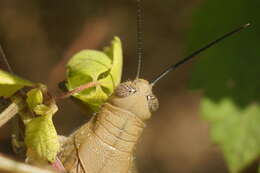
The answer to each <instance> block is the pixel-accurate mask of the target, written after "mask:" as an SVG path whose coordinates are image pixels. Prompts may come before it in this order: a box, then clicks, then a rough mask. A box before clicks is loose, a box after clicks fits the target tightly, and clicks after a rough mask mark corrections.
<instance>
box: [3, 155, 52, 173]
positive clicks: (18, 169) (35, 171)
mask: <svg viewBox="0 0 260 173" xmlns="http://www.w3.org/2000/svg"><path fill="white" fill-rule="evenodd" d="M0 170H1V171H8V172H11V173H54V172H53V171H50V170H44V169H41V168H38V167H35V166H31V165H28V164H24V163H21V162H17V161H14V160H12V159H8V158H6V157H4V156H3V155H0Z"/></svg>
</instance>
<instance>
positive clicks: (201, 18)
mask: <svg viewBox="0 0 260 173" xmlns="http://www.w3.org/2000/svg"><path fill="white" fill-rule="evenodd" d="M143 7H144V26H143V33H144V36H143V37H144V59H143V63H144V69H143V72H142V77H143V78H145V79H148V80H149V79H152V78H153V77H155V76H156V75H157V74H158V73H160V72H162V71H163V70H164V69H165V68H166V67H168V66H169V65H170V64H172V63H175V62H177V61H178V60H180V59H181V58H182V57H184V56H185V55H187V54H189V53H190V52H192V51H193V50H195V49H197V48H199V47H201V46H202V45H204V44H205V43H207V42H209V41H211V40H213V39H215V38H216V37H217V36H219V35H221V34H223V33H224V32H227V31H229V30H231V29H233V28H235V27H237V26H239V25H241V24H245V23H247V22H252V24H253V27H252V28H250V29H249V30H248V31H245V32H243V33H241V34H238V35H236V36H234V37H232V38H229V39H228V40H226V41H225V42H223V43H221V44H220V45H218V46H219V47H218V48H220V47H225V49H224V50H227V52H226V51H216V50H215V51H214V48H212V49H211V50H209V54H208V56H206V55H207V54H204V56H203V57H202V56H198V57H197V59H196V60H194V61H192V62H190V63H187V64H186V65H183V66H182V67H180V68H179V69H177V70H176V71H175V72H173V73H171V74H170V75H168V77H166V78H164V79H162V80H161V81H160V82H159V83H158V84H157V85H156V86H155V87H154V92H155V94H156V95H157V96H158V98H159V101H160V109H159V110H158V111H157V112H156V113H155V114H154V116H153V117H152V119H151V120H149V122H148V123H147V127H146V129H145V131H144V134H143V136H142V139H141V140H140V142H139V144H138V146H137V149H136V159H137V165H138V168H139V170H140V172H142V173H145V172H149V173H172V172H178V173H207V172H211V173H214V172H216V173H217V172H222V173H225V172H228V169H227V166H226V164H225V161H224V159H223V155H222V153H221V152H220V150H219V148H218V146H217V145H215V144H213V143H212V142H211V140H210V137H209V130H208V129H209V127H208V123H207V122H206V121H205V120H203V119H202V118H201V117H200V109H199V105H200V101H201V98H202V96H203V93H205V92H204V90H203V85H200V82H202V83H203V82H204V83H205V80H206V81H214V79H215V78H214V77H215V74H218V73H220V74H222V72H223V67H224V66H225V61H224V64H223V62H222V61H220V62H221V63H216V64H215V67H214V68H213V69H214V70H215V71H214V74H213V72H212V71H210V72H208V73H207V68H205V66H204V68H203V69H204V71H203V72H200V71H199V70H198V68H199V67H203V66H199V65H197V66H196V63H198V62H200V59H202V58H203V59H207V61H208V62H214V61H212V59H211V58H218V57H219V58H222V60H225V59H226V60H227V62H229V61H228V59H229V57H230V56H232V57H233V59H234V58H236V55H239V56H243V57H244V58H245V59H244V61H243V62H240V63H241V64H243V65H244V64H245V65H247V66H246V67H247V68H250V67H249V63H248V62H251V60H250V58H249V55H254V56H257V51H258V50H259V49H258V50H257V47H256V45H257V44H260V42H259V41H258V40H257V36H260V34H259V32H258V34H257V33H256V32H255V31H254V30H257V25H258V26H259V25H260V24H259V20H257V19H259V17H260V13H259V8H260V2H259V1H258V0H248V1H246V0H229V1H225V0H163V1H152V0H150V1H148V0H144V3H143ZM136 10H137V8H136V2H135V0H109V1H106V0H99V1H96V0H74V1H69V0H63V1H53V0H26V1H24V0H1V1H0V42H1V44H2V46H3V48H4V50H5V52H6V55H7V57H8V60H9V62H10V64H11V66H12V68H13V70H14V71H15V73H16V74H18V75H19V76H22V77H24V78H26V79H29V80H31V81H37V82H42V83H45V84H47V85H48V87H49V90H50V92H51V93H53V94H54V95H58V94H59V93H61V91H60V90H59V89H58V87H57V84H58V83H59V82H60V81H62V80H64V79H65V66H66V63H67V61H68V59H69V58H70V57H71V56H72V55H73V54H74V53H76V52H78V51H80V50H82V49H102V47H103V46H104V45H107V44H109V42H110V40H111V39H112V38H113V36H114V35H117V36H119V37H120V38H121V40H122V43H123V54H124V67H123V79H122V80H123V81H124V80H128V79H134V77H135V74H136V69H137V56H136V49H137V47H136V45H137V44H136ZM248 32H253V33H255V35H252V34H251V37H250V39H249V38H247V37H248V36H247V35H248ZM253 38H254V39H253ZM232 39H234V40H233V41H232ZM238 42H241V44H238ZM238 45H239V46H238ZM229 48H230V49H229ZM221 50H223V49H221ZM236 50H237V52H236ZM210 51H211V52H210ZM216 52H217V53H216ZM230 52H231V53H230ZM232 52H236V54H235V55H233V54H232ZM214 53H215V54H214ZM216 54H217V55H216ZM209 55H216V56H215V57H211V56H209ZM259 58H260V57H259ZM205 61H206V60H205ZM258 62H259V61H258ZM255 63H257V61H256V62H255ZM222 65H223V66H222ZM211 67H212V66H211ZM240 67H241V66H240ZM247 68H239V69H238V68H235V69H236V70H237V71H240V72H241V73H243V72H245V71H246V70H247ZM255 68H257V66H255ZM258 68H259V66H258ZM194 69H195V70H194ZM194 73H195V74H196V75H193V74H194ZM253 73H257V71H254V72H253ZM198 75H202V76H203V77H201V78H197V76H198ZM223 75H224V76H225V74H223ZM204 76H206V78H204ZM249 77H250V76H249ZM191 80H192V86H194V83H195V84H196V83H197V85H195V87H193V88H198V90H194V89H193V90H191V89H190V81H191ZM222 82H223V81H221V80H220V81H219V83H220V84H219V85H217V84H216V85H214V86H215V87H216V88H218V87H220V88H221V87H222V86H221V84H222ZM246 82H248V81H246ZM250 85H251V86H252V85H255V84H254V83H251V84H250ZM207 86H208V85H207ZM199 88H200V89H199ZM216 88H215V89H216ZM206 89H207V88H206ZM256 89H257V88H256ZM220 91H221V90H220ZM214 96H215V97H216V98H218V96H222V95H221V93H220V92H219V94H215V95H214ZM250 99H251V98H250ZM250 99H249V101H252V100H250ZM247 101H248V100H247ZM255 101H257V99H255ZM58 104H59V112H58V113H57V114H56V115H55V125H56V127H57V130H58V133H59V134H62V135H68V134H70V133H71V132H72V131H74V130H75V129H76V128H77V127H79V126H80V125H82V124H83V122H86V121H87V117H86V116H85V115H84V114H83V113H82V111H81V110H80V108H79V107H78V106H77V105H75V104H74V103H73V102H72V101H71V100H64V101H62V102H59V103H58ZM241 104H245V103H241ZM10 129H11V123H8V124H6V125H5V126H4V127H2V128H1V129H0V151H1V152H4V153H8V154H12V153H11V147H10V132H11V130H10ZM245 172H256V167H255V166H254V164H253V165H252V166H249V168H248V169H246V170H245Z"/></svg>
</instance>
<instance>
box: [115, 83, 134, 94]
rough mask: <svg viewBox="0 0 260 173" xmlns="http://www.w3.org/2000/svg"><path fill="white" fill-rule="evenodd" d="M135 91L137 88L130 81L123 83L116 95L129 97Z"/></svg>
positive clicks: (117, 89)
mask: <svg viewBox="0 0 260 173" xmlns="http://www.w3.org/2000/svg"><path fill="white" fill-rule="evenodd" d="M135 92H136V89H135V88H134V87H133V86H131V85H130V83H122V84H120V85H119V86H118V87H117V88H116V90H115V95H116V96H118V97H127V96H130V95H133V94H134V93H135Z"/></svg>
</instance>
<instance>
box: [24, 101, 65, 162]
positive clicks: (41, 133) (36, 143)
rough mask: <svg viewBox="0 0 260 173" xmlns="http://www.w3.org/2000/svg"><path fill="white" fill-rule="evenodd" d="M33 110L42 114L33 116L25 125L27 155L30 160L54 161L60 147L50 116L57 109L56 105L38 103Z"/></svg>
mask: <svg viewBox="0 0 260 173" xmlns="http://www.w3.org/2000/svg"><path fill="white" fill-rule="evenodd" d="M35 110H36V112H37V113H38V114H42V116H40V117H36V118H33V119H32V120H31V121H30V122H29V123H27V124H26V126H25V144H26V146H27V157H28V159H29V160H32V161H50V162H54V161H55V159H56V156H57V153H58V152H59V148H60V145H59V141H58V136H57V132H56V130H55V127H54V125H53V122H52V116H53V114H54V113H55V112H56V111H57V110H58V109H57V106H56V105H55V104H52V105H51V106H50V107H47V106H45V105H44V106H43V105H38V106H36V107H35Z"/></svg>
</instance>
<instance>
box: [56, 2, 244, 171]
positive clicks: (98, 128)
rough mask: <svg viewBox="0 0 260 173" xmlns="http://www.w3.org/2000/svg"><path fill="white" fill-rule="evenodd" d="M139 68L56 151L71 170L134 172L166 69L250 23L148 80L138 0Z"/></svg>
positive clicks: (65, 165) (157, 105) (232, 32)
mask: <svg viewBox="0 0 260 173" xmlns="http://www.w3.org/2000/svg"><path fill="white" fill-rule="evenodd" d="M137 4H138V10H137V12H138V13H137V18H138V20H137V37H138V39H137V40H138V50H137V52H138V60H139V63H138V70H137V77H136V79H134V80H133V81H127V82H124V83H121V84H119V85H118V86H117V88H116V90H115V92H114V94H113V95H112V96H111V97H110V98H109V99H108V101H107V102H106V103H104V104H103V105H102V107H101V110H100V111H99V112H98V113H97V114H95V115H94V116H93V117H92V119H91V120H90V121H89V122H87V123H86V124H84V125H83V126H82V127H80V128H79V129H78V130H76V131H75V132H74V133H73V134H72V135H70V136H69V138H68V139H67V140H66V142H65V143H64V144H63V149H62V152H61V153H60V154H59V158H60V159H61V161H62V163H63V165H64V167H65V168H66V170H67V171H68V172H70V173H133V172H135V170H134V169H133V167H134V164H133V160H134V156H133V153H134V149H135V146H136V144H137V142H138V140H139V138H140V136H141V134H142V132H143V130H144V127H145V126H146V122H147V120H148V119H150V118H151V116H152V114H153V112H155V111H156V110H157V109H158V107H159V102H158V99H157V97H156V96H155V95H154V94H153V91H152V88H153V86H154V85H155V84H156V83H157V82H158V81H159V80H160V79H162V78H163V77H164V76H166V75H167V74H168V73H169V72H171V71H173V70H174V69H176V68H177V67H179V66H180V65H182V64H184V63H185V62H187V61H189V60H191V59H192V58H194V57H195V56H196V55H198V54H199V53H201V52H203V51H204V50H206V49H208V48H209V47H211V46H213V45H215V44H216V43H218V42H220V41H221V40H223V39H225V38H227V37H229V36H231V35H233V34H235V33H237V32H239V31H241V30H242V29H244V28H246V27H248V26H249V24H246V25H243V26H241V27H239V28H236V29H234V30H232V31H231V32H228V33H226V34H224V35H223V36H221V37H219V38H217V39H216V40H214V41H212V42H210V43H209V44H207V45H206V46H204V47H202V48H200V49H198V50H197V51H195V52H193V53H192V54H191V55H189V56H187V57H186V58H184V59H182V60H181V61H179V62H177V63H176V64H174V65H171V66H170V67H169V68H167V69H166V70H165V71H164V72H162V73H161V74H159V75H158V76H157V77H156V78H155V79H154V80H152V81H151V82H149V81H147V80H145V79H141V78H140V77H139V76H140V72H141V69H142V63H141V62H142V61H141V60H142V54H143V49H142V32H141V25H142V7H141V2H140V0H138V1H137Z"/></svg>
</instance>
